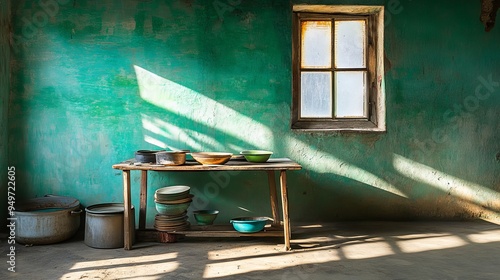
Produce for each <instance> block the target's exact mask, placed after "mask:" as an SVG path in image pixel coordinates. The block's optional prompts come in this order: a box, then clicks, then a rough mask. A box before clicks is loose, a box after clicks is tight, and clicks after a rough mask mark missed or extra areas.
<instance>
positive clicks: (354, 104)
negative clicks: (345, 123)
mask: <svg viewBox="0 0 500 280" xmlns="http://www.w3.org/2000/svg"><path fill="white" fill-rule="evenodd" d="M365 97H366V71H349V72H346V71H344V72H342V71H340V72H335V116H336V117H337V118H348V117H361V118H363V117H366V109H365V108H366V106H365V100H366V98H365Z"/></svg>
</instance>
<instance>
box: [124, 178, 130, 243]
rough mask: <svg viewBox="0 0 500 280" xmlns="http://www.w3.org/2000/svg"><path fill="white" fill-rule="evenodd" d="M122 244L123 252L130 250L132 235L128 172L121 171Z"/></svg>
mask: <svg viewBox="0 0 500 280" xmlns="http://www.w3.org/2000/svg"><path fill="white" fill-rule="evenodd" d="M123 202H124V204H123V206H124V212H123V225H124V229H123V233H124V235H123V243H124V248H125V250H130V249H132V233H131V232H130V225H131V218H132V215H131V211H132V208H131V207H132V206H131V203H130V170H123Z"/></svg>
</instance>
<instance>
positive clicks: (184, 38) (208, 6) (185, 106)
mask: <svg viewBox="0 0 500 280" xmlns="http://www.w3.org/2000/svg"><path fill="white" fill-rule="evenodd" d="M49 2H50V3H56V4H54V5H53V6H45V7H41V6H40V4H39V1H31V0H24V1H16V3H13V8H12V12H13V15H14V18H13V25H14V33H15V34H14V35H15V36H14V46H13V49H14V54H13V56H14V58H13V61H12V62H13V63H12V76H13V96H12V106H11V110H10V115H9V118H10V119H9V120H10V122H9V135H10V142H9V152H10V157H9V162H10V163H11V164H15V165H16V167H17V168H18V174H19V175H18V182H19V184H20V185H22V186H23V188H22V193H21V194H20V195H22V196H24V197H34V196H42V195H44V194H47V193H53V194H61V195H71V196H74V197H76V198H78V199H80V201H81V202H82V204H83V205H84V206H88V205H92V204H96V203H105V202H119V201H122V188H121V184H122V181H121V180H122V178H121V173H120V172H119V171H116V170H113V169H112V168H111V165H112V164H114V163H117V162H119V161H121V160H125V159H128V158H131V157H133V153H134V151H136V150H139V149H159V148H165V147H167V148H175V149H191V150H193V151H203V150H204V151H231V152H235V153H236V152H238V151H240V150H243V149H248V148H260V149H269V150H273V151H274V152H275V153H274V155H273V156H275V157H285V156H286V157H290V158H292V159H294V160H296V161H298V162H299V163H301V164H302V165H303V168H304V169H303V170H302V171H300V172H289V174H288V182H289V198H290V204H291V209H290V215H291V217H292V220H293V221H337V220H360V219H404V220H408V219H436V218H445V219H450V218H452V219H463V218H477V217H481V218H487V219H490V220H495V219H496V220H500V219H498V211H500V205H499V201H500V200H499V192H500V177H499V176H498V174H500V161H499V160H498V159H497V158H496V154H497V153H498V152H500V146H499V143H500V135H499V132H498V131H499V127H500V113H499V110H498V105H499V104H500V88H499V86H498V82H497V81H500V73H499V69H498V65H499V63H500V53H499V52H498V49H497V48H498V45H499V43H500V36H499V33H500V29H493V30H492V31H491V32H489V33H486V32H484V31H483V27H482V25H481V22H480V21H478V11H479V10H480V7H479V3H477V2H475V1H469V0H462V1H456V3H455V4H454V5H453V7H450V6H449V4H447V3H441V2H438V3H437V2H435V1H430V0H427V1H409V0H408V1H398V0H390V1H340V3H339V1H335V4H375V5H376V4H380V5H385V6H386V28H385V36H386V37H385V38H386V41H385V53H386V58H387V61H386V69H387V73H386V77H385V84H386V94H387V124H388V131H387V133H383V134H370V133H368V134H367V133H363V134H355V133H318V132H315V133H306V132H297V131H291V130H290V128H289V127H290V104H291V81H290V79H291V30H290V29H291V6H290V4H289V2H288V1H264V0H262V1H241V3H239V4H235V3H236V2H237V1H214V2H212V1H208V2H207V1H149V2H141V1H131V0H128V1H62V0H60V1H57V2H56V1H49ZM49 2H48V3H49ZM296 2H297V3H299V2H300V3H301V4H303V3H321V4H331V3H332V2H333V1H296ZM231 3H233V4H231ZM44 14H45V15H46V16H44ZM132 183H133V184H134V186H135V188H134V189H133V190H132V195H133V198H134V199H133V201H132V203H133V204H134V205H136V206H138V203H139V202H138V188H137V186H138V184H139V177H138V174H136V173H133V174H132ZM172 184H187V185H190V186H192V188H193V193H194V194H195V202H194V203H193V207H192V209H196V208H198V209H200V208H216V209H219V210H221V214H220V216H219V218H218V222H219V223H225V222H226V221H227V220H228V219H229V218H231V217H234V216H242V215H269V214H270V212H269V206H268V197H267V193H268V188H267V179H266V177H265V174H260V173H254V172H249V173H242V174H237V175H236V174H234V173H193V174H157V173H153V174H151V176H150V178H149V191H150V192H149V194H150V195H149V196H148V211H149V214H148V218H149V219H148V223H149V224H150V223H151V222H152V220H153V217H154V214H155V210H154V203H153V195H152V194H153V193H154V190H155V189H157V188H159V187H163V186H165V185H172ZM137 208H138V207H136V209H137ZM136 216H137V215H136Z"/></svg>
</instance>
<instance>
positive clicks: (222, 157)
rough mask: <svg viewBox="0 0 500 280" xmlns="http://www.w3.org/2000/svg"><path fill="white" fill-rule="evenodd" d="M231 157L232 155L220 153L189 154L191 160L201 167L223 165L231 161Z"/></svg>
mask: <svg viewBox="0 0 500 280" xmlns="http://www.w3.org/2000/svg"><path fill="white" fill-rule="evenodd" d="M232 155H233V154H232V153H220V152H199V153H191V156H192V157H193V159H194V160H196V161H197V162H199V163H201V164H203V165H221V164H225V163H226V162H228V161H229V160H230V159H231V156H232Z"/></svg>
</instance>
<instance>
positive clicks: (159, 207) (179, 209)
mask: <svg viewBox="0 0 500 280" xmlns="http://www.w3.org/2000/svg"><path fill="white" fill-rule="evenodd" d="M190 204H191V201H189V202H186V203H179V204H165V203H159V202H155V206H156V211H158V213H159V214H161V215H180V214H182V213H184V212H185V211H186V210H187V209H188V208H189V205H190Z"/></svg>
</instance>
